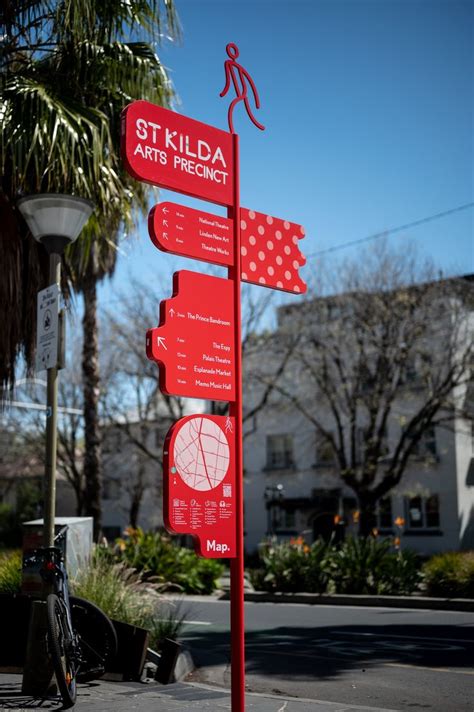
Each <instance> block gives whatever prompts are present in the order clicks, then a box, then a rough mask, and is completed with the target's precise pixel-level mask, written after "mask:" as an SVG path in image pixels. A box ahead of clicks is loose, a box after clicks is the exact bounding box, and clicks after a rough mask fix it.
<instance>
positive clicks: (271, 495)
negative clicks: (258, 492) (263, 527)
mask: <svg viewBox="0 0 474 712" xmlns="http://www.w3.org/2000/svg"><path fill="white" fill-rule="evenodd" d="M263 496H264V499H265V502H266V507H267V512H268V517H267V529H268V532H269V534H270V535H271V536H273V535H274V534H275V531H276V528H277V516H276V515H277V511H278V510H277V508H278V507H279V505H280V502H281V501H282V500H283V498H284V496H285V492H284V489H283V485H281V484H279V485H272V486H268V487H265V492H264V494H263Z"/></svg>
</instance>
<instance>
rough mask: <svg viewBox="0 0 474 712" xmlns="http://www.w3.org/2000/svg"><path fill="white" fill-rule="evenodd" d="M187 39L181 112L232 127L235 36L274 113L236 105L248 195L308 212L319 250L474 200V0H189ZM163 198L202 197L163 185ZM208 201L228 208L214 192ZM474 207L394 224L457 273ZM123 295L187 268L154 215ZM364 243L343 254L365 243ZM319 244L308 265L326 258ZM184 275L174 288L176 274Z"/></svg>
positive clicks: (131, 249)
mask: <svg viewBox="0 0 474 712" xmlns="http://www.w3.org/2000/svg"><path fill="white" fill-rule="evenodd" d="M176 5H177V8H178V12H179V15H180V18H181V22H182V26H183V42H182V43H181V45H171V44H170V43H166V42H165V44H164V46H163V48H162V49H161V50H160V52H159V53H160V56H161V58H162V61H163V62H164V64H165V65H166V66H167V67H168V69H169V71H170V76H171V78H172V80H173V83H174V85H175V88H176V91H177V93H178V95H179V97H180V104H179V105H178V107H177V108H178V110H179V111H180V112H181V113H183V114H185V115H187V116H190V117H193V118H195V119H198V120H200V121H204V122H205V123H209V124H212V125H214V126H217V127H219V128H222V129H227V106H228V103H229V101H230V99H228V97H226V98H225V99H220V98H219V92H220V91H221V89H222V88H223V86H224V69H223V63H224V60H225V58H226V55H225V46H226V44H227V43H228V42H235V43H236V44H237V45H238V46H239V49H240V61H241V64H242V65H243V66H245V67H246V69H247V70H248V71H249V72H250V73H251V74H252V76H253V78H254V81H255V83H256V85H257V88H258V91H259V94H260V100H261V109H260V111H258V112H256V113H257V116H258V119H259V120H260V121H261V122H262V123H263V124H265V126H266V130H265V131H264V132H261V131H258V130H257V129H256V128H255V127H254V126H253V125H252V124H251V123H250V121H249V120H248V119H247V117H246V116H245V115H244V112H243V110H242V109H243V107H241V106H239V107H237V108H236V111H235V113H234V119H235V124H236V130H237V131H238V133H239V134H240V145H241V203H242V205H244V206H246V207H248V208H253V209H255V210H259V211H261V212H265V213H269V214H272V215H275V216H278V217H281V218H285V219H288V220H290V221H295V222H299V223H301V224H303V225H304V226H305V228H306V234H307V238H306V239H305V240H304V241H302V242H301V243H300V247H301V250H302V251H303V253H305V254H307V255H312V254H313V253H316V252H318V251H320V250H325V249H328V248H331V247H334V246H337V245H339V244H341V243H345V242H347V241H350V240H356V239H358V238H363V237H365V236H366V235H370V234H372V233H375V232H379V231H383V230H386V229H389V228H393V227H396V226H399V225H402V224H406V223H409V222H411V221H415V220H418V219H421V218H424V217H427V216H430V215H433V214H436V213H439V212H441V211H445V210H449V209H451V208H455V207H457V206H460V205H464V204H466V203H469V202H473V201H474V188H473V165H474V151H473V129H474V124H473V96H474V86H473V67H474V49H473V48H474V40H473V32H474V29H473V28H474V3H473V2H457V1H456V0H441V1H432V0H307V1H304V0H252V1H247V2H246V1H244V0H176ZM162 199H164V200H165V199H168V200H173V201H176V202H181V203H183V204H188V205H196V201H194V203H193V201H190V200H188V199H185V198H184V196H181V195H179V194H177V193H167V192H165V191H163V195H162ZM200 207H202V208H203V209H206V210H208V211H211V212H212V211H213V210H214V211H215V212H216V213H220V214H222V209H220V208H217V206H215V207H214V206H212V205H211V204H209V203H206V204H202V205H201V206H200ZM473 216H474V210H473V209H472V208H471V209H468V210H464V211H461V212H458V213H456V214H453V215H450V216H449V217H445V218H442V219H439V220H435V221H432V222H430V223H427V224H426V225H423V226H421V227H417V228H413V229H407V230H405V231H402V232H401V233H397V234H396V235H393V236H392V237H390V238H389V239H390V242H394V243H395V242H396V241H400V240H403V239H413V240H414V241H415V242H416V244H417V245H418V247H419V249H420V252H421V253H422V254H423V255H429V256H431V257H432V258H433V259H434V260H435V262H436V263H437V264H438V265H439V266H440V267H441V268H442V269H443V270H445V271H446V272H448V273H451V274H453V273H454V274H459V273H466V272H469V271H474V247H473V242H474V238H473V234H474V230H473V225H474V222H473ZM122 249H123V255H122V256H121V258H120V260H119V265H118V269H117V271H116V275H115V277H114V279H113V280H112V282H111V283H106V284H104V285H103V287H102V288H101V292H102V294H101V296H102V302H103V304H104V306H105V307H107V306H110V305H111V304H113V303H114V301H115V300H116V299H117V297H116V294H117V291H127V286H128V285H129V280H130V277H132V276H134V277H136V278H139V279H142V280H145V281H147V282H149V283H152V284H153V286H155V283H156V280H157V279H159V281H160V282H161V285H162V289H163V290H164V291H165V292H168V291H169V292H170V293H171V274H172V271H173V270H174V269H176V268H177V267H178V268H179V267H185V268H188V269H189V268H191V269H202V267H203V265H198V264H196V263H192V262H191V261H189V260H180V259H178V258H175V257H172V256H169V255H165V254H164V253H161V252H159V251H157V250H156V248H154V247H153V245H152V244H151V242H150V240H149V238H148V235H147V229H146V224H145V222H144V223H143V224H142V225H141V226H140V228H139V230H138V232H137V234H136V235H135V236H131V237H130V238H129V239H128V240H127V241H126V242H124V243H123V244H122ZM360 249H361V248H360V247H358V248H357V247H354V248H350V249H349V250H343V251H340V253H339V254H340V255H341V256H351V255H352V256H356V255H357V252H358V251H360ZM317 267H318V263H317V261H316V259H315V258H314V257H310V258H309V259H308V264H307V266H306V268H305V269H306V271H307V273H308V274H309V273H310V272H311V273H314V272H315V271H317ZM168 282H169V288H168V289H167V288H166V285H168Z"/></svg>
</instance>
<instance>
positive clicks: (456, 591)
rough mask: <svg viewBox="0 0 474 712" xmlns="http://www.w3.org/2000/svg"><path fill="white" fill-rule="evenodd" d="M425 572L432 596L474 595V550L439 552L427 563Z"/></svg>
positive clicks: (427, 585) (456, 596) (428, 588)
mask: <svg viewBox="0 0 474 712" xmlns="http://www.w3.org/2000/svg"><path fill="white" fill-rule="evenodd" d="M423 574H424V578H425V584H426V587H427V593H428V594H429V595H430V596H449V597H453V598H473V597H474V551H466V552H456V551H452V552H447V553H445V554H438V556H434V557H433V558H432V559H430V560H429V561H427V562H426V563H425V565H424V566H423Z"/></svg>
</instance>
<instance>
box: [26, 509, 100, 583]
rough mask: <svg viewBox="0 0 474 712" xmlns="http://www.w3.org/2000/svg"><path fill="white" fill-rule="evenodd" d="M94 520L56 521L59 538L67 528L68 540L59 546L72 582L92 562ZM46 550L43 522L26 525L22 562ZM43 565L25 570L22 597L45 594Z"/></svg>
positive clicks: (73, 519) (66, 537) (71, 518)
mask: <svg viewBox="0 0 474 712" xmlns="http://www.w3.org/2000/svg"><path fill="white" fill-rule="evenodd" d="M92 523H93V519H92V517H56V518H55V520H54V532H55V535H57V534H58V533H59V532H60V531H61V529H62V528H63V527H65V526H67V531H66V535H65V537H62V538H61V541H60V542H58V546H60V548H61V549H62V550H63V553H64V558H65V561H66V569H67V572H68V576H69V578H74V577H75V576H76V574H77V572H78V571H79V569H80V568H83V567H84V566H85V565H87V563H88V562H89V559H90V556H91V553H92ZM40 546H43V520H42V519H35V520H34V521H31V522H24V523H23V559H24V558H25V556H28V555H29V554H31V553H32V552H33V551H34V550H35V549H38V548H39V547H40ZM39 568H40V564H39V562H38V565H33V566H28V567H27V568H26V569H25V568H24V569H23V580H22V586H21V590H22V593H29V594H38V593H40V592H41V590H42V581H41V577H40V575H39Z"/></svg>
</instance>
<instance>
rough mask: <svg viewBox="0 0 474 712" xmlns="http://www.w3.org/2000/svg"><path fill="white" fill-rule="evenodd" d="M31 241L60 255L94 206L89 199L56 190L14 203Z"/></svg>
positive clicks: (72, 240)
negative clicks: (31, 237)
mask: <svg viewBox="0 0 474 712" xmlns="http://www.w3.org/2000/svg"><path fill="white" fill-rule="evenodd" d="M17 206H18V209H19V210H20V212H21V214H22V215H23V217H24V219H25V221H26V223H27V225H28V227H29V229H30V231H31V234H32V235H33V237H34V238H35V240H37V241H38V242H40V243H41V244H42V245H44V247H45V248H46V250H47V251H48V252H49V253H50V254H51V253H52V252H56V253H59V254H61V253H62V252H63V250H64V248H65V247H66V246H67V245H69V243H70V242H74V240H76V239H77V238H78V237H79V235H80V233H81V230H82V228H83V227H84V225H85V224H86V222H87V220H88V219H89V217H90V215H91V213H92V210H93V208H94V205H93V203H91V201H90V200H85V199H84V198H78V197H76V196H74V195H63V194H60V193H39V194H38V195H29V196H27V197H25V198H21V199H20V200H19V201H18V202H17Z"/></svg>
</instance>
